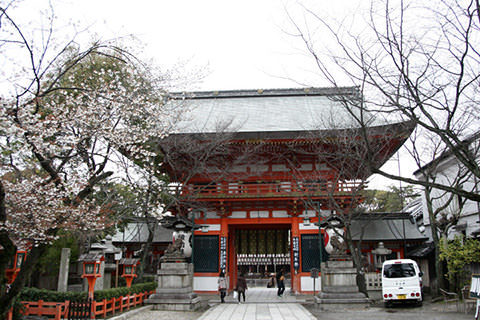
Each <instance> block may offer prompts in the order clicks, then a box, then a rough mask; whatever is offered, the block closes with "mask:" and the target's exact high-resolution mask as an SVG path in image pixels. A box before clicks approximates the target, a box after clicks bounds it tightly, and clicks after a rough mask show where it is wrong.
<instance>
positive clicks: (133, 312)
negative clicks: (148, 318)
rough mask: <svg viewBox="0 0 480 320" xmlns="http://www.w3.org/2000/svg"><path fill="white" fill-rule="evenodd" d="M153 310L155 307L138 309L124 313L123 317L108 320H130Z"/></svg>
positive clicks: (149, 306)
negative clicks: (141, 313)
mask: <svg viewBox="0 0 480 320" xmlns="http://www.w3.org/2000/svg"><path fill="white" fill-rule="evenodd" d="M152 308H153V305H148V306H143V307H140V308H137V309H135V310H131V311H127V312H124V313H122V314H121V315H118V316H115V317H111V318H108V320H127V319H128V318H130V317H133V316H134V315H136V314H138V313H140V312H144V311H147V310H151V309H152Z"/></svg>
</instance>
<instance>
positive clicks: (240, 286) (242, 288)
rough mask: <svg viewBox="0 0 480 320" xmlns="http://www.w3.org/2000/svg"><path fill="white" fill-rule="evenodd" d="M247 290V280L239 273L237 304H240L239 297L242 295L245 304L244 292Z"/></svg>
mask: <svg viewBox="0 0 480 320" xmlns="http://www.w3.org/2000/svg"><path fill="white" fill-rule="evenodd" d="M246 290H248V288H247V280H245V277H244V276H243V273H240V275H239V276H238V279H237V292H238V303H240V296H242V295H243V302H245V291H246Z"/></svg>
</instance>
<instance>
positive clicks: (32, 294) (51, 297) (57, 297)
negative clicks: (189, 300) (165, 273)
mask: <svg viewBox="0 0 480 320" xmlns="http://www.w3.org/2000/svg"><path fill="white" fill-rule="evenodd" d="M156 288H157V284H156V282H147V283H139V284H136V285H133V286H132V287H131V288H127V287H121V288H113V289H108V290H100V291H95V293H94V294H95V300H96V301H102V300H103V299H107V300H110V299H112V298H117V297H120V296H126V295H129V294H133V293H141V292H145V291H151V290H155V289H156ZM87 297H88V293H87V292H73V291H67V292H57V291H51V290H46V289H37V288H24V289H23V290H22V292H21V293H20V296H19V301H38V300H43V301H45V302H63V301H66V300H69V301H84V300H86V299H87Z"/></svg>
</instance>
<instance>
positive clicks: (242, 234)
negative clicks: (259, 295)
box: [233, 225, 291, 288]
mask: <svg viewBox="0 0 480 320" xmlns="http://www.w3.org/2000/svg"><path fill="white" fill-rule="evenodd" d="M233 233H234V234H235V236H234V248H235V250H234V252H235V253H234V255H235V259H234V261H235V264H236V266H235V268H234V270H235V271H236V275H235V277H237V276H238V275H239V274H241V273H243V274H244V276H245V278H246V279H247V283H248V286H249V288H255V287H259V288H267V284H268V283H269V281H270V280H271V278H272V277H274V276H275V274H276V273H277V272H278V271H280V270H281V269H284V271H285V276H286V277H285V278H286V281H285V285H286V286H287V287H290V281H289V279H290V276H289V275H290V264H291V259H290V248H291V232H290V229H289V225H288V226H281V225H272V226H266V225H261V226H255V227H254V226H238V227H237V228H235V231H234V232H233ZM273 287H275V283H274V286H273Z"/></svg>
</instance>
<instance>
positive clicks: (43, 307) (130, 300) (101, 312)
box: [7, 291, 154, 320]
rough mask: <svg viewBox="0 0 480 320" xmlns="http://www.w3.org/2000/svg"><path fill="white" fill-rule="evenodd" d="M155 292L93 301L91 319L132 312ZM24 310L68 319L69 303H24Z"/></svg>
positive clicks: (35, 314)
mask: <svg viewBox="0 0 480 320" xmlns="http://www.w3.org/2000/svg"><path fill="white" fill-rule="evenodd" d="M153 292H154V291H150V292H147V291H146V292H143V293H138V294H137V293H135V294H132V295H129V296H125V297H124V296H121V297H118V298H112V299H110V300H106V299H104V300H103V301H92V307H91V308H92V311H91V313H90V314H91V319H95V318H97V316H99V318H106V317H107V316H111V315H114V314H116V313H121V312H123V311H126V310H130V309H131V308H134V307H136V306H138V305H143V302H144V300H145V299H147V298H148V297H149V296H150V295H151V294H152V293H153ZM22 304H23V306H24V310H23V311H22V314H23V315H26V316H30V315H34V316H46V317H49V318H52V319H55V320H61V319H62V318H64V319H65V318H68V311H69V310H68V306H69V301H65V302H44V301H43V300H39V301H37V302H30V301H22ZM12 319H13V311H12V310H11V311H10V312H9V313H8V315H7V320H12Z"/></svg>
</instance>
